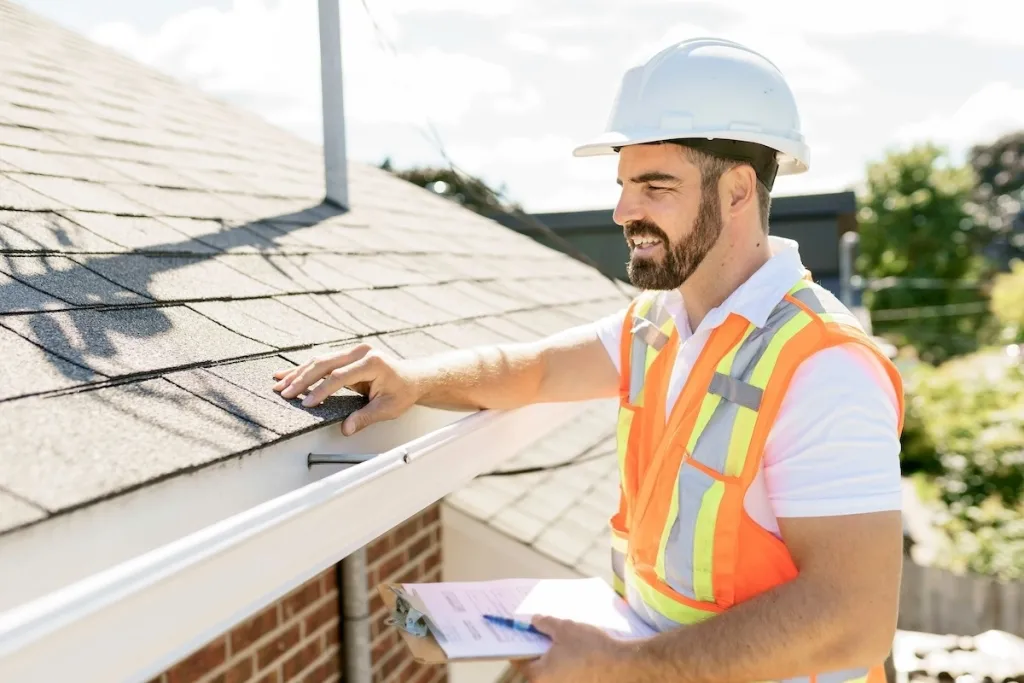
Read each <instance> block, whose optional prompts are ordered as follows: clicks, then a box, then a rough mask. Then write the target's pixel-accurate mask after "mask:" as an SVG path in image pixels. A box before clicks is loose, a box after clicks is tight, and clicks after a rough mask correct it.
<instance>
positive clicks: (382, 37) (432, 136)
mask: <svg viewBox="0 0 1024 683" xmlns="http://www.w3.org/2000/svg"><path fill="white" fill-rule="evenodd" d="M361 3H362V6H363V11H364V12H365V13H366V16H367V17H368V18H369V20H370V25H371V26H373V31H374V34H375V37H376V39H377V44H378V45H380V46H381V48H382V49H384V50H386V51H388V52H390V53H391V55H392V56H393V57H394V58H395V59H398V56H399V54H398V48H396V47H395V44H394V43H393V42H392V41H391V39H390V38H388V37H387V35H386V34H385V33H384V31H383V30H382V29H381V27H380V24H378V23H377V20H376V18H375V17H374V15H373V12H372V11H371V10H370V6H369V3H368V2H367V0H361ZM423 117H424V119H425V124H424V128H425V129H426V130H424V128H421V127H419V126H417V129H418V130H419V132H420V134H421V135H423V136H424V137H425V138H426V139H427V140H428V141H429V142H430V143H431V144H433V145H434V147H436V149H437V152H438V153H439V154H440V155H441V158H442V159H443V160H444V163H445V165H446V166H447V167H448V169H449V170H450V171H451V172H452V173H453V174H455V175H457V176H460V177H462V178H464V179H467V180H472V179H473V176H471V175H470V174H469V173H467V172H466V171H464V170H463V169H462V168H460V167H459V166H458V165H457V164H456V163H455V162H454V161H453V160H452V158H451V155H449V154H448V151H447V149H446V147H445V144H444V140H443V139H442V138H441V134H440V133H439V132H438V130H437V126H436V125H434V122H433V120H432V119H431V118H430V116H429V115H427V114H424V115H423ZM491 190H492V192H494V194H495V195H496V196H497V197H498V198H499V199H502V200H504V201H505V202H506V203H508V204H512V202H511V200H510V199H509V197H508V196H507V195H506V194H505V193H504V192H502V191H501V190H497V189H493V188H491ZM499 211H500V212H501V213H503V214H504V215H506V216H508V217H510V218H514V219H516V220H518V221H520V222H522V223H524V224H526V225H529V226H531V227H533V228H535V229H537V230H539V231H540V232H541V233H543V234H544V235H545V236H546V237H548V238H549V239H551V240H552V241H553V242H555V243H556V244H558V245H560V246H561V247H562V249H563V250H564V252H565V253H566V254H567V255H568V256H571V257H573V258H575V259H576V260H577V261H580V262H582V263H584V264H586V265H588V266H590V267H591V268H593V269H594V270H596V271H597V272H598V273H600V274H601V275H603V276H604V277H605V278H607V279H608V280H609V281H610V282H611V283H612V284H613V285H615V287H616V289H618V290H619V292H621V293H622V295H623V296H624V297H625V298H626V300H631V299H632V298H633V297H634V293H633V292H631V291H630V290H629V289H628V287H627V286H626V284H625V283H624V282H622V281H621V280H619V279H618V278H616V277H615V276H613V275H611V274H609V273H606V272H604V271H603V270H602V269H601V267H600V266H599V265H598V264H597V263H596V262H595V261H594V260H593V259H592V258H590V257H589V256H587V255H586V254H584V253H583V252H581V251H580V250H579V249H577V248H576V246H575V245H573V244H572V242H570V241H569V240H567V239H565V238H564V237H562V236H561V235H559V234H558V233H557V232H555V231H554V230H552V229H551V228H550V227H548V226H547V225H544V224H543V223H541V222H540V221H539V220H537V219H536V218H534V217H533V216H531V215H530V214H528V213H526V212H524V211H520V210H519V209H517V208H514V207H513V208H512V209H511V210H510V209H509V208H506V207H504V206H502V207H499Z"/></svg>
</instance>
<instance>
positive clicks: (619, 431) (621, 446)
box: [616, 408, 633, 481]
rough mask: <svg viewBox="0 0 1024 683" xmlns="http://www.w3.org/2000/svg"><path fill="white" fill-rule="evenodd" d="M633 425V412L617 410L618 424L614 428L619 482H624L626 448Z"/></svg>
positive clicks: (623, 409)
mask: <svg viewBox="0 0 1024 683" xmlns="http://www.w3.org/2000/svg"><path fill="white" fill-rule="evenodd" d="M632 425H633V411H632V410H626V409H625V408H620V409H619V422H618V427H617V428H616V441H617V446H618V451H619V481H625V480H626V448H627V444H628V443H629V430H630V427H632Z"/></svg>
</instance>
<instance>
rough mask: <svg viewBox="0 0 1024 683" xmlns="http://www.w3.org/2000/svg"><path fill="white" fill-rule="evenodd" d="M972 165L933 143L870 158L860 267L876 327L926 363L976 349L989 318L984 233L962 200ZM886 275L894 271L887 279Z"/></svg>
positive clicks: (862, 210)
mask: <svg viewBox="0 0 1024 683" xmlns="http://www.w3.org/2000/svg"><path fill="white" fill-rule="evenodd" d="M973 188H974V174H973V173H972V171H971V169H970V168H968V167H958V166H955V165H953V164H951V163H950V161H949V159H948V157H947V155H946V153H945V151H944V150H942V149H941V148H938V147H936V146H934V145H920V146H916V147H912V148H910V149H907V150H897V151H890V152H889V153H888V154H887V155H886V157H885V158H884V159H883V160H881V161H879V162H875V163H872V164H870V165H869V166H868V172H867V188H866V192H865V193H864V194H863V195H862V196H861V197H860V198H859V204H860V206H859V216H858V217H859V223H860V247H859V255H858V258H857V270H858V272H859V274H860V275H861V276H863V277H865V278H867V279H868V282H869V283H873V284H872V285H871V286H869V288H868V290H867V291H866V292H865V296H864V301H865V305H866V306H867V307H868V308H869V310H870V311H871V314H872V326H873V327H874V329H875V331H876V333H878V334H880V335H881V336H884V337H887V338H889V339H890V340H891V341H892V342H893V343H895V344H896V345H897V346H905V345H910V346H912V347H914V348H915V349H916V350H917V353H918V356H919V357H920V358H921V359H922V360H924V361H926V362H929V363H939V362H941V361H943V360H945V359H947V358H949V357H951V356H954V355H958V354H962V353H967V352H970V351H973V350H974V349H976V348H977V347H978V344H979V336H980V335H981V334H982V332H983V331H984V330H986V329H987V323H988V319H989V317H990V316H989V313H988V307H987V304H986V301H985V297H984V292H982V291H980V290H979V288H977V287H974V286H973V285H971V281H975V280H977V279H978V278H979V277H980V276H981V275H982V274H983V272H984V259H983V257H982V256H981V255H980V253H979V252H980V242H981V239H980V238H979V236H978V235H977V233H976V231H975V230H974V227H975V223H974V221H973V220H972V219H971V217H970V216H969V215H968V213H967V211H966V208H965V204H966V202H967V200H968V198H969V197H970V195H971V191H972V189H973ZM883 278H889V279H888V280H883Z"/></svg>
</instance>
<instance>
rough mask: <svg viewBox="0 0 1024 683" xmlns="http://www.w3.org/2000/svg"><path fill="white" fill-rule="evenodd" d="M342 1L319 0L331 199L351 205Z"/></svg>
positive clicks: (326, 174) (339, 203)
mask: <svg viewBox="0 0 1024 683" xmlns="http://www.w3.org/2000/svg"><path fill="white" fill-rule="evenodd" d="M340 1H341V0H320V80H321V85H320V90H321V95H322V99H323V121H324V174H325V180H326V186H327V196H326V199H327V201H328V202H330V203H332V204H335V205H337V206H340V207H343V208H346V209H347V208H348V164H347V161H346V158H345V102H344V97H343V94H342V78H341V8H340Z"/></svg>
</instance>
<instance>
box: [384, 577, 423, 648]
mask: <svg viewBox="0 0 1024 683" xmlns="http://www.w3.org/2000/svg"><path fill="white" fill-rule="evenodd" d="M390 588H391V591H392V592H393V593H394V594H395V598H396V599H395V609H394V610H393V611H392V612H391V616H389V617H387V618H386V619H385V620H384V623H385V624H387V625H388V626H397V627H398V628H400V629H402V630H403V631H405V632H406V633H409V634H411V635H414V636H416V637H417V638H426V637H427V634H428V633H429V632H430V624H429V622H428V621H427V616H426V615H425V614H423V612H420V611H419V610H418V609H416V608H415V607H413V605H412V602H413V600H414V598H412V597H411V596H410V595H409V594H408V593H406V592H405V591H404V590H402V589H401V588H399V587H398V586H390Z"/></svg>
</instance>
